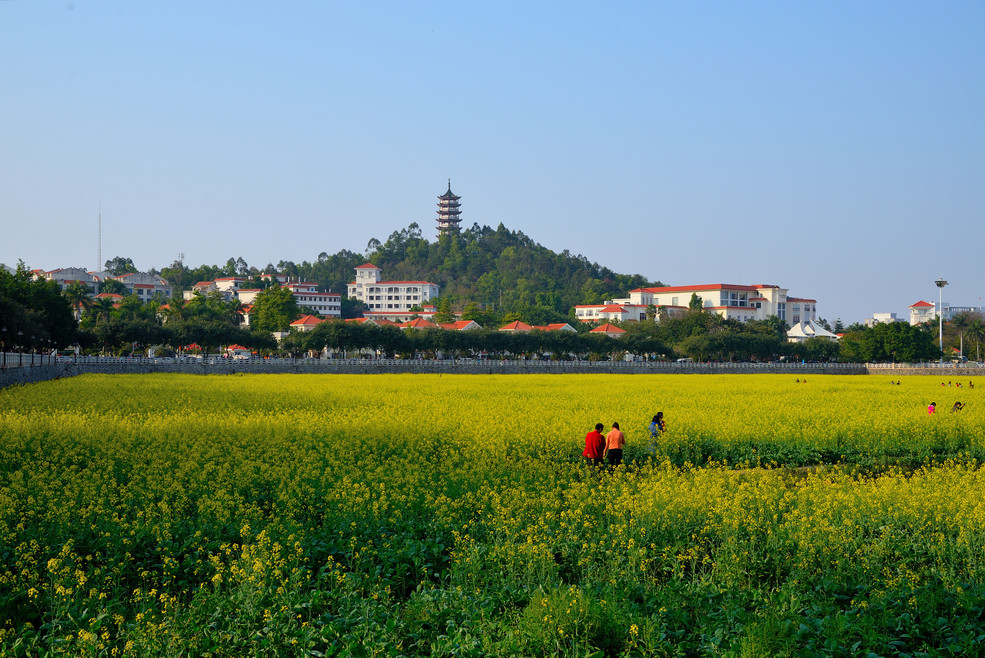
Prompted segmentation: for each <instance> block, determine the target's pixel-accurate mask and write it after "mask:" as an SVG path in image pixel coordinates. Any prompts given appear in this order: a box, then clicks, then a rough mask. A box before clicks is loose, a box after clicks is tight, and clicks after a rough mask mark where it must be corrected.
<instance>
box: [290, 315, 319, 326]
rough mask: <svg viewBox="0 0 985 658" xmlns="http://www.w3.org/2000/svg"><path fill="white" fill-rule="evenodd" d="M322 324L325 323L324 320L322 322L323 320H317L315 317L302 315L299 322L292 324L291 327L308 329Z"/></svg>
mask: <svg viewBox="0 0 985 658" xmlns="http://www.w3.org/2000/svg"><path fill="white" fill-rule="evenodd" d="M322 322H324V320H322V319H321V318H316V317H315V316H313V315H302V316H301V317H299V318H298V319H297V320H295V321H294V322H292V323H291V326H292V327H307V326H313V325H316V324H321V323H322Z"/></svg>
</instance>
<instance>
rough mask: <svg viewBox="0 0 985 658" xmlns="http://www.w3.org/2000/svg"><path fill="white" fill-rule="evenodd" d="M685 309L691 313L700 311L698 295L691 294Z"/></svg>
mask: <svg viewBox="0 0 985 658" xmlns="http://www.w3.org/2000/svg"><path fill="white" fill-rule="evenodd" d="M687 307H688V309H690V310H692V311H700V310H701V309H702V305H701V298H700V297H698V293H696V292H692V293H691V301H689V302H688V303H687Z"/></svg>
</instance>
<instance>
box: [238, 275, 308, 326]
mask: <svg viewBox="0 0 985 658" xmlns="http://www.w3.org/2000/svg"><path fill="white" fill-rule="evenodd" d="M300 316H301V313H300V310H299V309H298V303H297V300H296V299H295V298H294V295H293V293H291V291H290V289H288V288H283V287H281V286H271V287H269V288H267V289H266V290H262V291H260V292H259V293H257V296H256V299H254V300H253V312H252V313H251V314H250V324H251V325H252V326H253V327H254V328H255V329H257V330H259V331H271V332H273V331H287V330H288V329H289V328H290V326H291V323H292V322H294V321H295V320H297V319H298V318H299V317H300Z"/></svg>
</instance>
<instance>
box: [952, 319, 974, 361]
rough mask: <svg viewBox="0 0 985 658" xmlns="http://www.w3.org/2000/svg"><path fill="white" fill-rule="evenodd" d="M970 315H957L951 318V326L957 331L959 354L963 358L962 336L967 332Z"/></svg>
mask: <svg viewBox="0 0 985 658" xmlns="http://www.w3.org/2000/svg"><path fill="white" fill-rule="evenodd" d="M971 320H972V317H971V314H970V313H958V314H957V315H955V316H954V317H952V318H951V326H952V327H954V328H955V329H957V331H958V336H959V337H960V347H959V348H958V349H959V353H960V354H961V356H964V335H965V332H967V331H968V326H969V325H970V324H971Z"/></svg>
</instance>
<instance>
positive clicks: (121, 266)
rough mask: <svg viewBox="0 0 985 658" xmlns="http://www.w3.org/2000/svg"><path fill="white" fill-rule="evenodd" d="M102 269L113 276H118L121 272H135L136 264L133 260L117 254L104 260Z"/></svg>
mask: <svg viewBox="0 0 985 658" xmlns="http://www.w3.org/2000/svg"><path fill="white" fill-rule="evenodd" d="M104 269H105V270H106V271H107V272H109V273H110V274H112V275H113V276H120V275H121V274H132V273H134V272H137V271H138V270H137V266H136V265H134V264H133V260H131V259H129V258H123V257H122V256H117V257H116V258H111V259H110V260H108V261H106V265H105V266H104Z"/></svg>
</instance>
